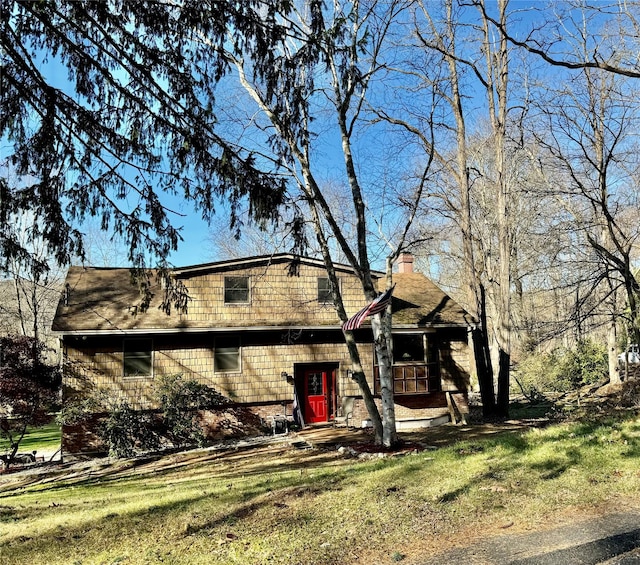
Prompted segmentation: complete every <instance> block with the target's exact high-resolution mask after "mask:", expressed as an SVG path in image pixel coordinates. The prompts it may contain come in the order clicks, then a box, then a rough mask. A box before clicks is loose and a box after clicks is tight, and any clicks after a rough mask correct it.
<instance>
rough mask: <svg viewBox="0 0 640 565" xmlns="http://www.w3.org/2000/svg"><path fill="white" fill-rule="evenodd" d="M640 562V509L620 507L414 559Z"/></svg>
mask: <svg viewBox="0 0 640 565" xmlns="http://www.w3.org/2000/svg"><path fill="white" fill-rule="evenodd" d="M449 563H464V564H465V565H507V564H508V565H597V564H606V565H632V564H634V565H640V514H638V513H636V512H622V513H618V514H611V515H608V516H604V517H599V518H592V519H589V520H586V521H580V522H576V523H575V524H571V525H567V526H561V527H558V528H554V529H550V530H544V529H543V530H540V531H536V532H532V533H527V534H513V535H509V534H505V535H502V536H498V537H493V538H488V539H485V540H483V541H481V542H479V543H477V544H475V545H474V546H471V547H464V548H456V549H452V550H450V551H447V552H445V553H442V554H439V555H438V556H434V557H433V558H430V559H428V560H426V561H424V560H423V561H419V562H416V564H415V565H446V564H449Z"/></svg>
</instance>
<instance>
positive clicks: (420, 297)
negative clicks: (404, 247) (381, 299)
mask: <svg viewBox="0 0 640 565" xmlns="http://www.w3.org/2000/svg"><path fill="white" fill-rule="evenodd" d="M393 282H394V283H396V288H395V290H394V291H393V303H392V304H393V305H392V311H393V326H394V327H401V326H407V325H408V326H419V327H425V326H464V327H466V326H469V325H470V324H471V323H472V320H471V316H470V315H469V314H468V313H467V312H466V311H465V310H464V308H462V306H460V305H459V304H458V303H457V302H455V301H454V300H453V299H452V298H451V297H450V296H449V295H448V294H446V293H445V292H444V291H443V290H442V289H440V287H438V286H436V285H435V284H434V283H433V282H432V281H431V280H429V279H428V278H427V277H425V276H424V275H423V274H422V273H394V275H393Z"/></svg>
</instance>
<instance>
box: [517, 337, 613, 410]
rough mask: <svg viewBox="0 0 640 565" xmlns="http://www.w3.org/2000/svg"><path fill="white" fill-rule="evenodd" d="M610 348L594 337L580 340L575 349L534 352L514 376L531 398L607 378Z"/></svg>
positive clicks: (565, 390)
mask: <svg viewBox="0 0 640 565" xmlns="http://www.w3.org/2000/svg"><path fill="white" fill-rule="evenodd" d="M608 371H609V365H608V360H607V350H606V347H605V346H604V345H600V344H599V343H596V342H594V341H591V340H584V341H580V342H578V344H577V345H576V347H575V348H573V349H556V350H555V351H552V352H551V353H533V354H531V355H529V356H528V357H526V358H525V359H523V360H522V361H521V362H520V363H519V364H518V366H517V368H516V369H515V370H514V377H515V378H516V379H517V382H518V383H519V385H520V386H521V387H522V389H523V393H524V394H525V395H526V396H527V397H528V398H534V397H536V396H538V395H540V394H541V393H543V392H567V391H569V390H574V389H576V388H579V387H581V386H583V385H587V384H593V383H596V382H598V381H600V380H602V379H603V378H606V376H607V375H608Z"/></svg>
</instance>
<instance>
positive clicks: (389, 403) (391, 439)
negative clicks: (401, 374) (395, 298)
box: [371, 313, 398, 447]
mask: <svg viewBox="0 0 640 565" xmlns="http://www.w3.org/2000/svg"><path fill="white" fill-rule="evenodd" d="M371 327H372V329H373V340H374V346H375V354H376V358H377V360H378V373H379V376H380V400H381V403H382V433H383V435H382V445H384V446H385V447H394V446H395V445H396V444H397V443H398V434H397V431H396V411H395V403H394V399H393V367H392V365H393V363H392V359H391V353H390V351H391V348H390V346H389V342H390V340H391V315H390V313H386V314H385V315H384V316H383V315H375V316H374V317H373V318H371Z"/></svg>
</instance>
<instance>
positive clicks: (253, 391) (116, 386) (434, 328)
mask: <svg viewBox="0 0 640 565" xmlns="http://www.w3.org/2000/svg"><path fill="white" fill-rule="evenodd" d="M295 261H297V259H296V258H294V257H293V256H291V255H286V254H283V255H275V256H271V257H254V258H247V259H240V260H234V261H224V262H217V263H210V264H206V265H196V266H193V267H186V268H183V269H176V270H174V271H173V272H172V276H173V277H175V278H176V279H177V280H179V281H180V282H181V283H182V284H184V286H185V287H186V289H187V291H188V295H189V302H188V308H187V311H186V312H176V311H175V310H174V311H172V313H171V314H170V315H167V314H165V313H164V312H163V311H162V310H161V309H160V308H159V306H160V302H161V299H162V289H161V288H159V287H157V286H156V287H152V289H151V290H152V292H153V293H154V296H153V298H152V300H151V304H150V307H149V309H148V310H147V311H145V312H140V311H139V309H137V308H136V305H137V304H139V302H140V296H139V295H138V292H137V289H136V288H135V287H134V286H133V285H132V284H131V277H130V273H129V271H128V270H127V269H98V268H86V269H85V268H81V267H72V268H71V269H70V270H69V273H68V276H67V284H68V288H69V293H68V297H67V298H68V300H63V301H61V302H60V304H59V305H58V309H57V312H56V316H55V319H54V323H53V330H54V331H56V332H57V333H58V335H59V336H60V338H61V341H62V344H63V348H64V362H65V395H66V397H67V398H68V397H69V396H73V395H74V394H75V395H86V394H89V393H90V392H91V391H92V390H93V391H95V390H97V389H104V390H106V391H107V392H108V393H109V396H110V397H111V398H113V399H117V398H122V399H127V400H128V401H129V403H130V404H131V405H133V406H134V407H136V408H141V409H148V408H154V407H155V403H154V382H155V381H156V379H157V378H158V376H160V375H170V374H182V375H183V376H184V377H185V378H188V379H195V380H197V381H198V382H200V383H203V384H206V385H208V386H211V387H213V388H215V389H216V390H217V391H218V392H220V393H221V394H223V395H224V396H225V397H227V398H228V399H229V400H230V401H232V402H233V403H235V404H236V405H242V406H246V407H253V408H254V409H255V411H256V412H257V413H259V414H261V415H267V414H270V413H278V411H281V410H282V409H283V407H284V408H285V409H288V410H290V408H291V403H292V401H293V398H294V383H296V384H297V385H298V394H299V395H300V394H301V391H300V389H301V388H303V383H304V382H305V381H304V380H303V379H304V378H306V377H305V375H306V374H307V373H308V372H309V371H310V370H312V371H320V372H321V373H322V374H324V375H326V379H327V380H326V382H327V386H328V390H327V398H328V409H327V418H328V419H331V418H332V417H333V416H334V414H335V410H336V409H337V406H338V405H339V399H340V398H341V397H344V396H351V397H356V413H357V414H359V415H360V416H359V417H362V419H365V418H366V414H365V413H364V408H363V406H362V405H361V400H359V399H358V397H359V396H360V391H359V389H358V386H357V385H356V383H355V382H354V381H353V380H352V379H351V378H350V377H349V374H350V371H349V370H350V368H351V362H350V359H349V355H348V351H347V347H346V345H345V342H344V335H343V333H342V330H341V325H340V320H339V319H338V316H337V314H336V312H335V309H334V307H333V305H332V304H327V303H326V302H325V299H326V289H327V287H326V285H324V284H323V285H322V288H320V293H319V283H318V281H319V279H321V278H325V277H326V271H325V269H324V267H323V265H322V263H321V262H319V261H317V260H314V259H306V258H302V259H299V261H298V262H297V275H296V276H291V274H290V271H291V265H292V263H293V262H295ZM337 275H338V277H339V284H340V290H341V293H342V296H343V299H344V303H345V308H346V311H347V314H348V315H353V314H355V313H356V312H357V311H358V310H360V309H361V308H362V307H363V306H364V305H365V303H366V300H365V299H364V296H363V292H362V285H361V283H360V281H359V279H358V278H357V277H356V276H355V275H354V274H353V272H352V270H351V269H350V268H349V267H347V266H344V265H338V266H337ZM374 276H375V277H377V279H376V280H378V282H379V284H380V285H382V284H384V282H385V278H384V277H383V273H374ZM225 278H227V280H229V278H235V279H234V280H236V281H238V280H240V279H242V278H246V281H247V282H248V293H247V294H246V298H247V299H248V302H246V303H244V302H243V301H242V300H244V299H245V295H242V296H240V294H238V296H240V298H242V300H241V301H240V302H235V303H225ZM393 279H394V283H395V284H396V288H395V291H394V296H393V302H392V311H393V328H394V343H398V344H401V340H402V339H403V336H405V337H404V338H405V339H406V340H413V341H412V342H411V343H413V344H419V343H420V340H421V339H424V340H425V341H424V343H428V344H430V345H429V348H428V352H427V353H426V356H427V357H429V359H428V360H427V359H426V357H425V359H424V360H419V359H409V361H408V363H400V362H398V365H399V366H400V365H402V366H406V367H407V368H408V369H407V370H408V372H407V373H406V374H407V375H409V376H408V377H406V378H405V377H403V378H404V380H405V381H407V382H408V381H410V380H411V378H412V377H411V375H414V377H415V378H413V380H414V381H415V383H418V384H416V385H415V387H414V388H415V389H416V393H415V394H414V393H413V389H412V388H411V387H412V386H413V385H412V384H411V383H409V384H407V385H406V386H404V384H403V387H404V388H403V392H404V394H403V395H402V397H400V395H399V396H398V398H397V399H396V404H397V406H398V410H397V412H396V413H397V414H398V415H399V416H398V417H401V418H407V419H410V417H413V418H417V417H421V418H431V417H434V415H435V416H438V415H442V414H443V413H445V414H446V411H447V408H446V406H447V403H446V399H445V396H444V395H445V394H446V393H447V392H452V393H454V394H456V395H464V394H466V391H467V390H468V387H469V380H470V374H471V373H472V372H473V365H472V363H471V355H470V350H469V346H468V344H467V332H468V328H469V324H470V319H469V316H468V315H467V313H466V312H465V311H464V310H463V309H462V308H461V307H460V306H459V305H458V304H457V303H456V302H454V301H453V300H452V299H451V298H450V297H449V296H448V295H446V294H445V293H444V292H442V290H441V289H439V288H438V287H437V286H436V285H434V284H433V283H432V282H431V281H429V280H428V279H427V278H426V277H424V276H423V275H421V274H419V273H412V272H403V273H396V274H394V276H393ZM243 280H244V279H243ZM238 284H239V283H238ZM243 284H244V283H243ZM240 287H242V285H240V286H238V288H239V289H240V290H242V288H240ZM380 290H381V291H382V290H384V289H383V288H380ZM238 292H240V291H238ZM319 296H320V300H319ZM227 299H228V300H229V296H227ZM354 335H355V337H356V341H357V342H358V344H359V349H360V355H361V359H362V363H363V367H364V370H365V374H366V376H367V379H368V381H369V386H370V387H371V389H372V390H374V366H375V362H374V352H373V345H372V341H373V339H372V333H371V329H370V322H369V320H366V321H365V323H364V324H363V326H362V328H361V329H359V330H356V331H355V332H354ZM420 336H423V337H420ZM140 339H143V340H147V341H146V342H145V343H151V344H152V352H151V364H152V367H151V374H150V375H140V376H138V375H136V376H133V375H130V376H125V375H124V351H125V340H140ZM398 340H399V341H398ZM139 343H142V342H139ZM216 344H218V347H223V348H226V349H225V351H224V352H222V353H220V355H219V356H218V368H219V369H221V368H222V369H225V370H216V350H215V347H216ZM234 344H239V357H238V358H237V359H235V358H234V355H235V351H234V348H235V345H234ZM404 345H405V347H409V341H407V342H405V344H404ZM413 351H414V353H415V352H416V351H417V353H415V354H416V355H419V351H420V349H419V346H418V347H417V348H416V347H414V348H413ZM138 353H139V364H140V366H141V367H142V368H144V369H145V370H146V369H147V367H148V360H149V358H148V356H147V355H146V354H145V352H144V351H141V352H138ZM225 355H226V357H224V356H225ZM132 362H133V363H134V364H135V362H136V360H135V359H134V360H133V361H132ZM421 362H422V364H423V366H424V367H425V368H427V367H428V371H429V375H428V383H427V384H428V386H427V387H426V388H427V389H428V390H426V391H425V390H424V389H425V387H424V386H422V385H423V384H424V382H427V381H425V380H424V379H422V381H420V378H419V375H418V373H417V372H416V371H417V370H418V369H417V368H416V367H418V366H419V365H420V363H421ZM236 363H237V364H236ZM412 364H413V365H412ZM412 370H413V371H414V372H413V373H411V371H412ZM425 370H427V369H425ZM418 372H419V371H418ZM403 374H404V373H403ZM416 375H418V376H416ZM418 381H420V382H418ZM423 381H424V382H423ZM405 384H406V383H405ZM309 396H311V394H310V395H309ZM460 403H461V405H464V399H462V400H461V402H460ZM289 413H290V412H289ZM357 425H359V423H357Z"/></svg>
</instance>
